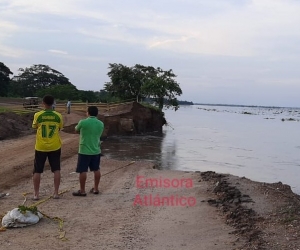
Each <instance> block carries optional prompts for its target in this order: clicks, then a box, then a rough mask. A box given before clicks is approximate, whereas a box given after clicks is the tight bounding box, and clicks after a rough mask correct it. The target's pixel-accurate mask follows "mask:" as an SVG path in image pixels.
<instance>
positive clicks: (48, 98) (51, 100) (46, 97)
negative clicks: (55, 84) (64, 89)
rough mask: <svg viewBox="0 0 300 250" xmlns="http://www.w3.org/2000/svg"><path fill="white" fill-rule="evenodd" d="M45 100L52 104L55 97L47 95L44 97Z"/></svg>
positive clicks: (47, 103)
mask: <svg viewBox="0 0 300 250" xmlns="http://www.w3.org/2000/svg"><path fill="white" fill-rule="evenodd" d="M43 102H44V103H45V104H46V105H48V106H51V105H53V103H54V97H53V96H52V95H45V96H44V97H43Z"/></svg>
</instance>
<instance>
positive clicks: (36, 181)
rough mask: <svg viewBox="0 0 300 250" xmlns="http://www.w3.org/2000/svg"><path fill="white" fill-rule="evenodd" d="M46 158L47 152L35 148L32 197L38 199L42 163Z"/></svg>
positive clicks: (42, 168)
mask: <svg viewBox="0 0 300 250" xmlns="http://www.w3.org/2000/svg"><path fill="white" fill-rule="evenodd" d="M46 159H47V153H45V152H41V151H37V150H35V155H34V167H33V176H32V181H33V190H34V194H33V199H34V200H38V199H39V195H40V183H41V174H42V173H43V171H44V165H45V162H46Z"/></svg>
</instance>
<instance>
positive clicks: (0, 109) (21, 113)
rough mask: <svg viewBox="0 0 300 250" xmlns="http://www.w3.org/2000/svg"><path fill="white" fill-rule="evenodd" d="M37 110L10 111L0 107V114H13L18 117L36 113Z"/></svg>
mask: <svg viewBox="0 0 300 250" xmlns="http://www.w3.org/2000/svg"><path fill="white" fill-rule="evenodd" d="M36 111H37V110H31V109H10V108H7V107H2V106H0V113H5V112H13V113H16V114H18V115H23V114H28V113H32V112H36Z"/></svg>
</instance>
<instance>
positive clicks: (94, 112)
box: [88, 106, 98, 116]
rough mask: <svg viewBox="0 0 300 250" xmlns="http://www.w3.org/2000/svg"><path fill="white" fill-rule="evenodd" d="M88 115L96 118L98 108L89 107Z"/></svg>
mask: <svg viewBox="0 0 300 250" xmlns="http://www.w3.org/2000/svg"><path fill="white" fill-rule="evenodd" d="M88 113H89V115H90V116H97V115H98V108H97V107H96V106H89V107H88Z"/></svg>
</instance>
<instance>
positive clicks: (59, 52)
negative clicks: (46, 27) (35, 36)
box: [48, 49, 68, 55]
mask: <svg viewBox="0 0 300 250" xmlns="http://www.w3.org/2000/svg"><path fill="white" fill-rule="evenodd" d="M48 51H49V52H51V53H54V54H60V55H67V54H68V52H66V51H62V50H56V49H49V50H48Z"/></svg>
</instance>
